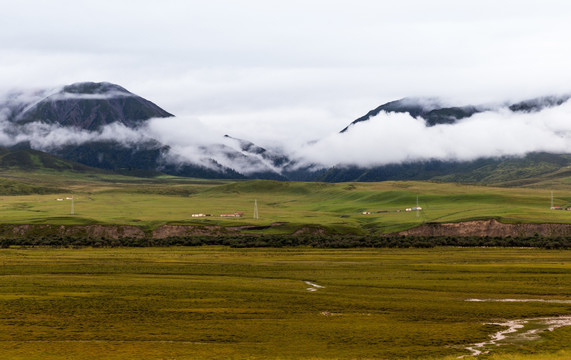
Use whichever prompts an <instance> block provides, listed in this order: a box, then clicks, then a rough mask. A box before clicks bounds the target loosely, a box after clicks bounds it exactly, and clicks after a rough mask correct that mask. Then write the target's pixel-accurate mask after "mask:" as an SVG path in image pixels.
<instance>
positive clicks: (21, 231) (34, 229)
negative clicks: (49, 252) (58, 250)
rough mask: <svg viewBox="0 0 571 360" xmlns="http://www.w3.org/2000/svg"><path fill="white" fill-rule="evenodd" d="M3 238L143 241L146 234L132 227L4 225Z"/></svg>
mask: <svg viewBox="0 0 571 360" xmlns="http://www.w3.org/2000/svg"><path fill="white" fill-rule="evenodd" d="M0 235H1V236H2V237H14V236H16V237H38V236H46V235H50V236H53V235H57V236H62V237H87V238H107V239H120V238H135V239H143V238H145V237H146V235H145V232H144V231H143V230H141V228H139V227H137V226H130V225H47V224H45V225H29V224H25V225H2V227H1V228H0Z"/></svg>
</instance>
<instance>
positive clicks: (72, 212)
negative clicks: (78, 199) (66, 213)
mask: <svg viewBox="0 0 571 360" xmlns="http://www.w3.org/2000/svg"><path fill="white" fill-rule="evenodd" d="M71 215H75V211H74V209H73V196H72V197H71Z"/></svg>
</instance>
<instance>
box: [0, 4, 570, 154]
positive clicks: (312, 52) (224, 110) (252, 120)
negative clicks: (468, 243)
mask: <svg viewBox="0 0 571 360" xmlns="http://www.w3.org/2000/svg"><path fill="white" fill-rule="evenodd" d="M0 44H1V45H0V91H7V90H8V89H14V88H34V87H56V86H60V85H64V84H69V83H73V82H81V81H109V82H113V83H117V84H120V85H122V86H123V87H125V88H127V89H128V90H130V91H131V92H134V93H136V94H138V95H141V96H143V97H145V98H147V99H149V100H151V101H153V102H155V103H156V104H158V105H159V106H161V107H163V108H164V109H165V110H167V111H169V112H171V113H173V114H175V115H177V116H179V117H180V118H181V119H189V120H188V121H189V124H192V123H194V124H196V123H197V122H200V123H202V124H201V126H202V125H203V126H205V127H207V128H208V129H211V130H212V131H215V132H220V133H228V134H230V135H232V136H235V137H241V138H246V139H249V140H253V141H255V142H258V143H261V144H262V145H265V146H267V145H268V143H269V142H272V141H274V140H279V141H288V140H289V141H294V142H296V143H298V142H299V143H301V142H302V141H307V140H311V139H313V138H323V137H326V136H329V135H331V134H333V133H335V132H337V131H339V130H341V129H342V128H344V127H345V126H346V125H347V124H349V123H350V122H351V121H353V120H354V119H355V118H357V117H360V116H361V115H363V114H365V113H366V112H367V111H369V110H370V109H372V108H375V107H377V106H379V105H381V104H382V103H384V102H387V101H390V100H395V99H398V98H401V97H405V96H420V95H426V96H445V97H452V98H455V99H458V101H464V102H468V101H471V102H477V103H480V102H486V101H491V100H504V99H509V98H512V99H521V98H526V97H532V96H536V95H543V94H553V93H555V94H559V93H568V92H571V71H570V64H571V2H569V1H563V0H560V1H555V0H543V1H528V0H519V1H515V0H514V1H511V0H507V1H502V0H494V1H489V0H478V1H471V0H467V1H453V0H450V1H447V0H432V1H424V0H401V1H373V0H370V1H366V0H351V1H349V0H347V1H335V0H304V1H301V0H287V1H282V0H277V1H272V0H265V1H263V0H240V1H233V0H180V1H179V0H162V1H158V0H157V1H150V0H123V1H122V0H113V1H110V0H94V1H91V0H88V1H82V0H75V1H66V0H50V1H39V0H37V1H33V0H19V1H10V2H8V1H5V2H4V3H3V4H2V15H1V21H0ZM180 128H181V130H184V128H185V125H184V122H183V124H181V125H180ZM191 128H192V126H191V125H189V129H191ZM188 131H192V130H188ZM294 139H295V140H294Z"/></svg>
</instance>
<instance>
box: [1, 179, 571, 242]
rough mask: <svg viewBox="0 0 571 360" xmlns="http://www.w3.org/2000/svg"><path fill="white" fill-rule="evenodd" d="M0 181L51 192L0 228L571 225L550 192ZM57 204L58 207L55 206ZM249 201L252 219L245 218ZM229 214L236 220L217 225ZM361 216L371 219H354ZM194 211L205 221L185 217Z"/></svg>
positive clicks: (13, 211)
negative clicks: (235, 214)
mask: <svg viewBox="0 0 571 360" xmlns="http://www.w3.org/2000/svg"><path fill="white" fill-rule="evenodd" d="M0 175H2V176H5V178H6V179H10V180H11V181H19V182H24V183H27V184H32V185H38V184H40V185H43V186H49V187H57V188H58V189H61V191H60V192H58V193H54V194H48V195H45V194H28V195H0V222H2V223H14V224H23V223H25V224H44V223H46V224H128V225H138V226H141V227H143V228H146V229H153V228H155V227H157V226H160V225H163V224H195V225H223V226H235V225H261V226H265V225H270V224H273V223H276V222H284V223H287V225H282V226H279V227H274V228H269V229H267V230H264V231H265V232H268V233H291V232H294V231H295V230H296V229H299V228H301V227H303V226H306V225H311V224H318V225H319V226H322V227H324V228H326V229H327V230H328V231H330V232H332V233H340V234H344V233H354V234H364V233H390V232H395V231H400V230H405V229H409V228H412V227H415V226H418V225H420V224H422V223H425V222H457V221H463V220H474V219H489V218H495V219H498V220H499V221H501V222H506V223H522V222H530V223H571V211H553V210H550V201H551V199H550V196H551V191H553V190H552V189H550V188H543V187H539V188H509V187H491V186H475V185H465V184H454V183H435V182H381V183H338V184H329V183H302V182H277V181H262V180H256V181H238V182H232V181H208V180H196V179H185V178H173V177H159V178H151V179H144V178H133V177H125V176H117V175H85V174H82V175H77V174H75V175H73V176H70V175H66V176H63V175H61V174H59V173H41V174H33V173H32V174H29V173H13V172H9V173H3V174H0ZM561 184H563V183H561ZM561 184H559V185H561ZM563 185H564V184H563ZM66 197H73V198H74V200H73V208H74V209H73V210H74V214H73V215H71V210H72V201H71V200H65V198H66ZM417 197H418V203H419V205H420V207H422V211H420V212H418V214H417V213H416V212H414V211H412V212H405V211H404V210H405V209H406V208H410V207H414V206H416V201H417ZM57 198H63V199H64V200H63V201H56V199H57ZM255 201H257V205H258V211H259V219H257V220H255V219H254V218H253V213H254V202H255ZM554 205H555V206H561V207H571V188H570V187H568V186H556V187H555V191H554ZM398 210H401V212H397V211H398ZM237 211H239V212H243V213H244V216H243V217H242V218H240V219H236V218H230V219H228V218H221V217H219V215H220V214H223V213H233V212H237ZM366 211H368V212H371V214H370V215H363V214H362V213H363V212H366ZM197 213H204V214H211V215H213V216H211V217H206V218H193V217H192V216H191V215H192V214H197Z"/></svg>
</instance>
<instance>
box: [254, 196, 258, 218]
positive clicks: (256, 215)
mask: <svg viewBox="0 0 571 360" xmlns="http://www.w3.org/2000/svg"><path fill="white" fill-rule="evenodd" d="M254 219H256V220H258V219H259V216H258V200H257V199H256V200H254Z"/></svg>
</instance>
